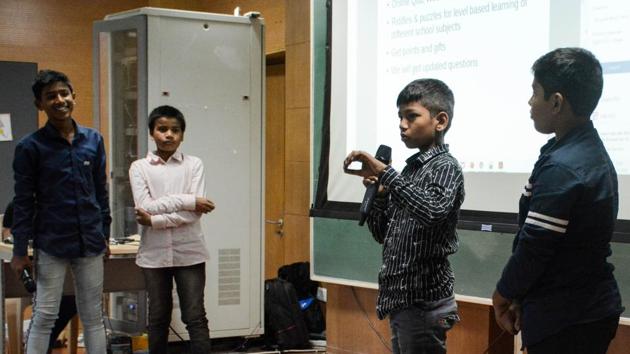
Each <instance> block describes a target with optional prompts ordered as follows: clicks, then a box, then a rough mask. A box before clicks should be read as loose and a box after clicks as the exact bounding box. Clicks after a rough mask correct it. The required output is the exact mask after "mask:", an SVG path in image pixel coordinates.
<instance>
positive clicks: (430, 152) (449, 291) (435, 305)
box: [344, 79, 464, 354]
mask: <svg viewBox="0 0 630 354" xmlns="http://www.w3.org/2000/svg"><path fill="white" fill-rule="evenodd" d="M454 104H455V99H454V97H453V93H452V92H451V90H450V89H449V87H448V86H447V85H446V84H445V83H443V82H442V81H440V80H436V79H420V80H415V81H412V82H411V83H409V84H408V85H407V86H406V87H405V88H404V89H403V90H402V91H401V92H400V94H399V95H398V99H397V101H396V105H397V106H398V116H399V118H400V123H399V128H400V137H401V140H402V141H403V142H404V143H405V145H406V146H407V147H408V148H410V149H418V150H419V151H418V152H417V153H416V154H414V155H412V156H411V157H410V158H408V159H407V165H406V166H405V168H404V169H403V170H402V172H398V171H396V170H394V169H393V168H392V167H391V166H389V165H386V164H384V163H382V162H380V161H379V160H377V159H376V158H374V157H373V156H372V155H370V154H368V153H366V152H363V151H352V152H351V153H350V154H349V155H348V156H347V157H346V159H345V161H344V170H345V172H346V173H350V174H355V175H359V176H362V177H363V178H364V179H363V183H364V184H365V185H368V184H372V183H379V192H378V196H377V198H376V199H375V202H374V205H373V207H372V210H371V211H370V215H369V216H368V219H367V221H368V226H369V228H370V231H371V232H372V235H373V236H374V239H375V240H376V241H377V242H379V243H381V244H383V266H382V268H381V270H380V273H379V277H378V284H379V292H378V299H377V307H376V311H377V314H378V317H379V318H380V319H383V318H385V317H387V316H389V322H390V327H391V332H392V350H393V353H395V354H398V353H427V354H429V353H431V354H443V353H446V332H447V331H448V330H449V329H451V327H452V326H453V325H454V324H455V323H456V322H457V321H459V317H458V315H457V304H456V302H455V297H454V295H453V283H454V275H453V270H452V269H451V266H450V263H449V261H448V259H447V257H448V256H449V255H451V254H453V253H455V252H456V251H457V248H458V241H457V232H456V230H455V227H456V226H457V220H458V215H459V208H460V206H461V205H462V203H463V201H464V177H463V174H462V170H461V167H460V165H459V162H458V161H457V160H456V159H455V158H454V157H453V156H452V155H451V154H450V153H449V152H448V145H446V144H445V143H444V134H446V131H447V130H448V128H449V127H450V125H451V121H452V118H453V106H454ZM353 161H360V162H362V163H363V167H362V169H361V170H359V171H356V170H350V169H348V166H349V165H350V164H351V163H352V162H353Z"/></svg>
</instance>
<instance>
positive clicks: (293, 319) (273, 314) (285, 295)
mask: <svg viewBox="0 0 630 354" xmlns="http://www.w3.org/2000/svg"><path fill="white" fill-rule="evenodd" d="M308 339H309V338H308V329H307V328H306V323H305V322H304V316H303V314H302V312H301V310H300V305H299V304H298V300H297V296H296V295H295V289H294V288H293V285H292V284H291V283H290V282H288V281H286V280H284V279H278V278H276V279H269V280H265V344H266V345H267V346H277V347H278V349H280V350H286V349H309V348H311V345H310V342H309V340H308Z"/></svg>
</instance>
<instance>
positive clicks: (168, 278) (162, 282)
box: [142, 263, 210, 354]
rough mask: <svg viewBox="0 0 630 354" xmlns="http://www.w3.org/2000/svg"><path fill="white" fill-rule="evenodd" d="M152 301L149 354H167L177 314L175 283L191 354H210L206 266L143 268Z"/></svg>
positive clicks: (150, 301)
mask: <svg viewBox="0 0 630 354" xmlns="http://www.w3.org/2000/svg"><path fill="white" fill-rule="evenodd" d="M142 273H143V274H144V280H145V283H146V287H147V295H148V297H149V326H148V327H149V328H148V329H149V353H151V354H165V353H167V347H168V327H169V325H170V323H171V313H172V312H173V279H175V283H176V284H177V295H178V297H179V305H180V310H181V313H182V322H184V324H186V330H187V331H188V335H189V336H190V353H192V354H202V353H203V354H206V353H210V330H209V329H208V319H207V317H206V310H205V307H204V295H203V294H204V289H205V287H206V264H205V263H199V264H195V265H192V266H187V267H168V268H142Z"/></svg>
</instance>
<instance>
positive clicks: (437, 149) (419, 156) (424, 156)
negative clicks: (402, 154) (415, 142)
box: [406, 144, 448, 165]
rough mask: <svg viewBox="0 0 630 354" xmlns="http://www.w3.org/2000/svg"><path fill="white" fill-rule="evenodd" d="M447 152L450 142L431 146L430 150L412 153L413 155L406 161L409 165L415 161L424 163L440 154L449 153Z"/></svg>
mask: <svg viewBox="0 0 630 354" xmlns="http://www.w3.org/2000/svg"><path fill="white" fill-rule="evenodd" d="M447 152H448V144H440V145H436V146H433V147H431V148H430V149H429V150H427V151H425V152H417V153H415V154H413V155H411V157H409V158H408V159H407V161H406V162H407V164H408V165H409V164H412V163H414V162H418V163H420V164H424V163H426V162H427V161H429V160H431V159H432V158H434V157H436V156H438V155H441V154H444V153H447Z"/></svg>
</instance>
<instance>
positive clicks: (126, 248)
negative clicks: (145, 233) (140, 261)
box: [0, 242, 145, 354]
mask: <svg viewBox="0 0 630 354" xmlns="http://www.w3.org/2000/svg"><path fill="white" fill-rule="evenodd" d="M110 250H111V253H112V256H111V257H110V259H109V260H107V261H106V262H105V267H104V280H103V291H104V292H121V291H142V290H144V289H145V286H144V277H143V276H142V271H141V269H140V267H138V266H137V265H136V263H135V259H136V253H137V252H138V246H137V243H131V244H120V245H111V246H110ZM12 256H13V246H12V245H9V244H5V243H2V242H0V260H1V261H2V266H1V267H0V280H1V281H0V301H1V304H2V306H0V318H1V319H2V320H1V322H0V354H3V353H5V342H4V338H5V327H4V324H5V317H6V307H5V299H7V298H29V297H31V296H32V295H31V294H30V293H29V292H27V291H26V289H24V286H23V285H22V282H21V281H20V280H19V279H18V277H17V275H16V274H15V273H14V272H13V270H11V266H10V260H11V257H12ZM71 277H72V275H71V273H70V272H67V273H66V281H65V284H64V294H67V295H72V294H74V285H73V282H72V279H71ZM17 343H19V341H18V342H17ZM21 352H22V350H21V346H20V348H18V350H17V352H16V353H21Z"/></svg>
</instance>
